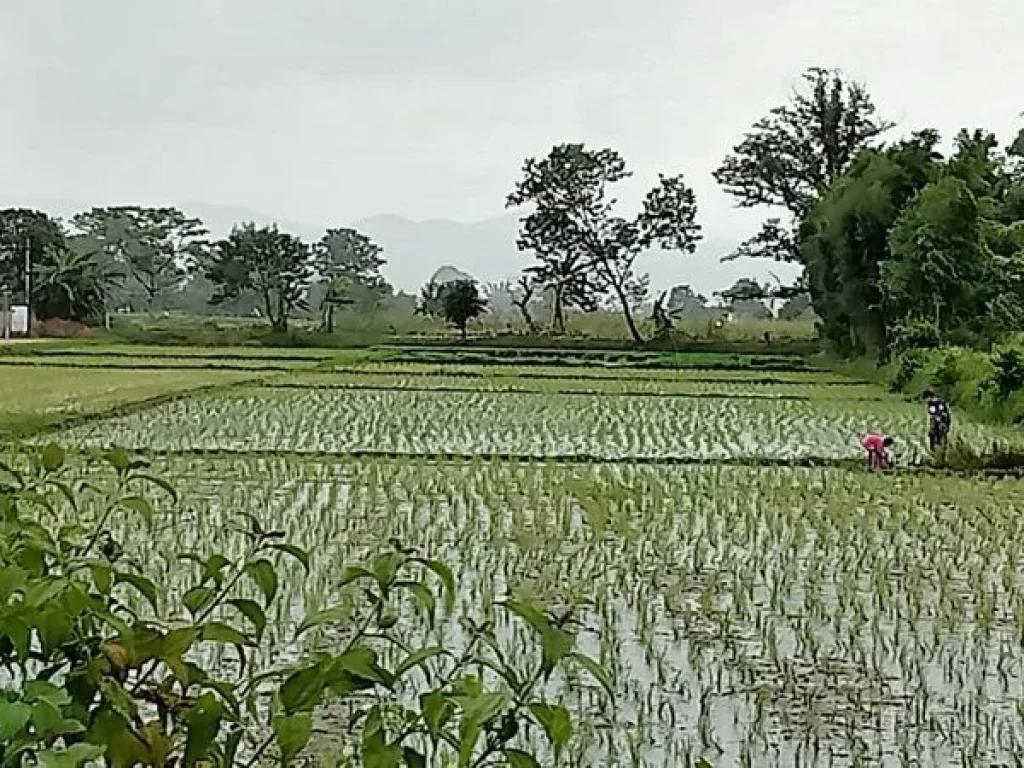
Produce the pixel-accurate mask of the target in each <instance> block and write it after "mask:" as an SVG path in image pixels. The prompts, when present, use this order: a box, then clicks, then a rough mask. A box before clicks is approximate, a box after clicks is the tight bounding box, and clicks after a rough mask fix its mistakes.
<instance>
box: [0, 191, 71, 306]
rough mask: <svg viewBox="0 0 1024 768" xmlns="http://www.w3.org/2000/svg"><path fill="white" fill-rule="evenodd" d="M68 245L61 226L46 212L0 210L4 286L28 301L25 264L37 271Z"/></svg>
mask: <svg viewBox="0 0 1024 768" xmlns="http://www.w3.org/2000/svg"><path fill="white" fill-rule="evenodd" d="M63 245H64V231H63V230H62V229H61V226H60V224H59V223H58V222H57V221H55V220H54V219H52V218H50V216H49V215H47V214H45V213H43V212H42V211H33V210H29V209H26V208H7V209H4V210H0V283H2V284H3V285H5V286H6V287H7V288H8V289H9V290H10V291H11V293H12V295H13V296H14V297H15V298H16V299H18V300H21V301H24V300H25V295H24V293H25V264H26V256H27V257H28V259H27V261H28V263H29V264H30V265H31V267H32V270H33V271H35V270H37V269H38V268H39V267H40V266H41V265H42V264H44V263H47V262H48V261H49V260H50V253H51V252H52V251H53V250H54V249H59V248H61V247H62V246H63Z"/></svg>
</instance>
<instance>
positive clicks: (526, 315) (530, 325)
mask: <svg viewBox="0 0 1024 768" xmlns="http://www.w3.org/2000/svg"><path fill="white" fill-rule="evenodd" d="M516 306H517V307H519V314H521V315H522V316H523V320H524V321H525V322H526V329H527V330H528V331H529V332H530V333H537V325H536V323H534V322H533V317H531V316H530V310H529V308H528V306H527V304H526V303H523V304H516Z"/></svg>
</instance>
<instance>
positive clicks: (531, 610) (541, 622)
mask: <svg viewBox="0 0 1024 768" xmlns="http://www.w3.org/2000/svg"><path fill="white" fill-rule="evenodd" d="M502 605H503V606H504V607H505V609H506V610H508V611H510V612H512V613H514V614H515V615H516V616H518V617H519V618H521V619H522V620H523V621H525V622H526V623H527V624H529V625H530V626H531V627H533V629H534V630H535V631H536V632H538V633H540V634H543V633H544V631H545V630H546V629H548V628H549V627H550V626H551V622H549V621H548V619H547V617H546V616H545V615H544V614H543V613H542V612H541V611H540V610H538V609H537V608H535V607H534V606H532V605H530V604H528V603H524V602H522V601H520V600H508V601H506V602H504V603H502Z"/></svg>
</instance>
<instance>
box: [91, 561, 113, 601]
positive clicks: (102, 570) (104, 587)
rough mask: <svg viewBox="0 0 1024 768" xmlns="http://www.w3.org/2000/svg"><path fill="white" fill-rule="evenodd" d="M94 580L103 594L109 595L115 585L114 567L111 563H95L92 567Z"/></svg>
mask: <svg viewBox="0 0 1024 768" xmlns="http://www.w3.org/2000/svg"><path fill="white" fill-rule="evenodd" d="M92 582H93V584H95V585H96V589H97V590H99V593H100V594H101V595H109V594H110V589H111V587H112V586H113V585H114V569H113V568H111V567H110V566H109V565H94V566H93V567H92Z"/></svg>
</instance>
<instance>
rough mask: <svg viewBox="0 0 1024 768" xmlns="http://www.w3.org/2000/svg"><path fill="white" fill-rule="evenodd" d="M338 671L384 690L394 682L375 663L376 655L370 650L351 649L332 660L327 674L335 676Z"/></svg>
mask: <svg viewBox="0 0 1024 768" xmlns="http://www.w3.org/2000/svg"><path fill="white" fill-rule="evenodd" d="M338 670H343V671H345V672H347V673H349V674H350V675H354V676H355V677H358V678H361V679H363V680H367V681H369V682H371V683H377V684H378V685H383V686H385V687H386V688H390V687H391V686H392V685H393V684H394V682H395V680H394V677H393V676H392V675H391V674H390V673H389V672H388V671H387V670H386V669H384V668H382V667H381V666H380V665H379V664H378V663H377V654H376V653H375V652H374V651H373V650H372V649H370V648H361V647H357V648H353V649H352V650H351V651H348V652H347V653H344V654H342V655H341V656H338V657H337V658H336V659H333V660H332V661H331V669H330V672H329V674H331V675H333V674H336V672H337V671H338Z"/></svg>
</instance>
